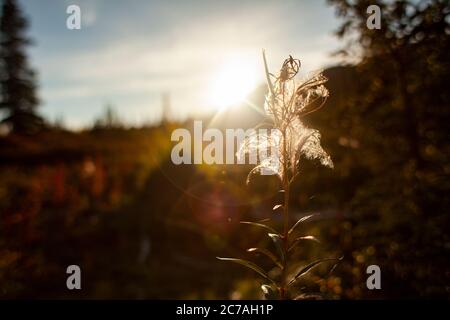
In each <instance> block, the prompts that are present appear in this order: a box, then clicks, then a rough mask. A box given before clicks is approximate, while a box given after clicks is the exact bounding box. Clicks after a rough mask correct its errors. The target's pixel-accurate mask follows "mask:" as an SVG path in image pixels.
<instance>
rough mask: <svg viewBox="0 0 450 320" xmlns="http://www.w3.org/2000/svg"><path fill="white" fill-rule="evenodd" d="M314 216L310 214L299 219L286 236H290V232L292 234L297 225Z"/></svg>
mask: <svg viewBox="0 0 450 320" xmlns="http://www.w3.org/2000/svg"><path fill="white" fill-rule="evenodd" d="M313 216H315V214H310V215H308V216H304V217H302V218H300V219H299V220H298V221H297V222H296V223H295V224H294V225H293V226H292V228H291V229H289V231H288V234H289V235H290V234H291V233H292V232H294V230H295V228H297V226H298V225H300V224H301V223H302V222H304V221H306V220H308V219H309V218H311V217H313Z"/></svg>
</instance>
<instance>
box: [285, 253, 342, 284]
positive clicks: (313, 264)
mask: <svg viewBox="0 0 450 320" xmlns="http://www.w3.org/2000/svg"><path fill="white" fill-rule="evenodd" d="M337 260H340V259H336V258H327V259H320V260H316V261H314V262H311V263H310V264H308V265H306V266H305V267H303V268H301V269H300V271H299V272H297V274H296V275H295V277H294V278H293V279H292V280H291V281H289V284H288V285H291V284H292V283H294V282H295V281H296V280H297V279H298V278H300V277H302V276H304V275H305V274H307V273H308V272H309V271H311V269H313V268H315V267H317V266H318V265H319V264H321V263H323V262H327V261H337Z"/></svg>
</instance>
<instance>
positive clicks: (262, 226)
mask: <svg viewBox="0 0 450 320" xmlns="http://www.w3.org/2000/svg"><path fill="white" fill-rule="evenodd" d="M241 223H242V224H249V225H251V226H255V227H260V228H264V229H266V230H268V231H270V232H271V233H275V234H278V232H277V231H276V230H275V229H274V228H272V227H269V226H268V225H265V224H262V223H258V222H251V221H241Z"/></svg>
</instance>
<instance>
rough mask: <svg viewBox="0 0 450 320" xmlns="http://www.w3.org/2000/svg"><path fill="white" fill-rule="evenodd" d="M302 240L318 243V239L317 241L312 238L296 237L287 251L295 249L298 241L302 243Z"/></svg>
mask: <svg viewBox="0 0 450 320" xmlns="http://www.w3.org/2000/svg"><path fill="white" fill-rule="evenodd" d="M303 240H311V241H315V242H317V243H320V241H319V239H317V238H316V237H314V236H304V237H298V238H295V240H294V241H293V242H292V244H291V246H290V247H289V249H288V251H291V250H292V249H294V247H295V246H296V245H297V244H298V243H299V242H300V241H303Z"/></svg>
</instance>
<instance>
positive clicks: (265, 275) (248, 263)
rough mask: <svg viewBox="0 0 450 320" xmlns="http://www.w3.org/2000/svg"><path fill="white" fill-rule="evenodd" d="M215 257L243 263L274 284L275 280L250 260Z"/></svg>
mask: <svg viewBox="0 0 450 320" xmlns="http://www.w3.org/2000/svg"><path fill="white" fill-rule="evenodd" d="M217 259H219V260H222V261H230V262H234V263H237V264H240V265H243V266H244V267H247V268H249V269H252V270H253V271H255V272H256V273H258V274H259V275H260V276H262V277H263V278H264V279H267V280H269V281H270V282H272V283H274V284H275V281H274V280H272V279H271V278H270V277H269V276H268V275H267V273H266V272H265V271H264V270H263V269H262V268H260V267H258V266H257V265H256V264H254V263H253V262H250V261H247V260H243V259H235V258H221V257H217Z"/></svg>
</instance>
